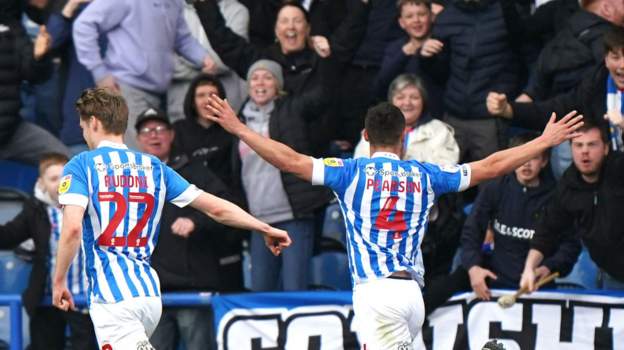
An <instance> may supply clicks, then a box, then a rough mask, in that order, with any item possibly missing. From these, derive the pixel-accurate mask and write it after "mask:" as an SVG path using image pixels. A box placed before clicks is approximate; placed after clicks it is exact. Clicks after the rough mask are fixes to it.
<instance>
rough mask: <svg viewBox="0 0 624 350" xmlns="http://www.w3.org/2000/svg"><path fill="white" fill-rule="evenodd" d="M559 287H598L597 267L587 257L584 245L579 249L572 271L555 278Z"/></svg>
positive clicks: (591, 288)
mask: <svg viewBox="0 0 624 350" xmlns="http://www.w3.org/2000/svg"><path fill="white" fill-rule="evenodd" d="M555 282H556V283H557V288H559V289H590V290H594V289H597V288H598V267H597V266H596V263H594V261H593V260H592V259H591V258H590V257H589V252H588V251H587V249H586V248H585V247H583V250H582V251H581V255H579V257H578V260H577V261H576V264H575V265H574V268H573V269H572V272H570V274H569V275H567V276H565V277H562V278H557V279H556V280H555Z"/></svg>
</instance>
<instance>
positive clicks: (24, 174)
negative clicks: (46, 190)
mask: <svg viewBox="0 0 624 350" xmlns="http://www.w3.org/2000/svg"><path fill="white" fill-rule="evenodd" d="M37 176H38V170H37V167H35V166H32V165H28V164H26V163H21V162H16V161H12V160H0V186H1V187H12V188H16V189H19V190H21V191H23V192H26V193H32V192H33V187H34V186H35V181H37Z"/></svg>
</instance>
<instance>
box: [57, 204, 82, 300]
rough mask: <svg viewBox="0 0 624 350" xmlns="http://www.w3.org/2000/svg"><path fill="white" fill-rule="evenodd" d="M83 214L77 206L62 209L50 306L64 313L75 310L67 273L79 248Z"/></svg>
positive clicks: (67, 206)
mask: <svg viewBox="0 0 624 350" xmlns="http://www.w3.org/2000/svg"><path fill="white" fill-rule="evenodd" d="M84 212H85V210H84V208H82V207H80V206H77V205H66V206H65V207H64V208H63V226H62V227H61V238H60V239H59V242H58V252H57V254H56V270H55V271H54V278H53V280H52V304H53V305H54V306H56V307H57V308H59V309H61V310H64V311H68V310H75V309H76V306H75V305H74V299H73V297H72V295H71V292H70V291H69V290H68V289H67V271H68V270H69V265H70V264H71V262H72V261H73V260H74V257H75V256H76V253H78V249H79V248H80V239H81V236H82V218H83V216H84Z"/></svg>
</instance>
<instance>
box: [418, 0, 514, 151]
mask: <svg viewBox="0 0 624 350" xmlns="http://www.w3.org/2000/svg"><path fill="white" fill-rule="evenodd" d="M518 17H519V16H518V13H517V11H516V8H515V2H514V1H501V0H478V1H469V0H453V1H451V2H449V3H448V5H447V6H446V8H445V9H444V11H442V12H441V13H440V14H439V15H438V16H437V17H436V19H435V21H434V23H433V29H432V33H431V38H429V39H427V40H426V41H425V43H424V44H423V45H422V47H421V49H420V56H421V60H422V64H423V65H424V67H425V68H426V70H427V71H428V72H431V73H432V74H434V75H437V76H438V77H439V78H438V79H440V78H442V77H444V76H448V80H447V81H446V90H445V92H444V107H445V110H446V116H445V120H444V121H446V122H447V123H448V124H450V125H451V126H452V127H453V129H454V130H455V138H456V139H457V143H458V144H459V148H460V151H461V155H460V160H461V161H470V160H476V159H482V158H485V157H486V156H488V155H489V154H491V153H493V152H495V151H497V150H498V149H500V148H501V147H504V146H505V144H506V142H503V140H502V139H503V137H502V136H503V134H504V133H503V130H502V129H503V128H504V125H503V124H502V123H500V121H496V120H491V118H489V114H488V112H487V109H486V106H485V104H484V103H483V100H484V99H485V97H486V96H487V93H488V92H489V91H492V90H497V91H503V92H505V93H506V94H510V95H515V94H516V93H517V92H519V88H520V86H521V81H520V73H521V69H522V65H521V59H520V55H519V53H520V52H521V51H522V50H521V48H520V47H521V43H520V38H521V36H520V34H521V32H520V31H518V30H517V29H516V27H517V26H516V25H515V21H517V20H518Z"/></svg>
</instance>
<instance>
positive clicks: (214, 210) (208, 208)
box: [191, 192, 291, 255]
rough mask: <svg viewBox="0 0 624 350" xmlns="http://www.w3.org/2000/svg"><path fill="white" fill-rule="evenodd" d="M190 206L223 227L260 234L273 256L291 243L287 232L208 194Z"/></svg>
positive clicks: (203, 194)
mask: <svg viewBox="0 0 624 350" xmlns="http://www.w3.org/2000/svg"><path fill="white" fill-rule="evenodd" d="M191 206H192V207H193V208H195V209H197V210H200V211H201V212H203V213H204V214H206V215H208V216H210V217H211V218H212V219H214V220H215V221H217V222H220V223H222V224H224V225H228V226H234V227H238V228H242V229H245V230H251V231H257V232H260V233H262V235H263V236H264V242H265V243H266V246H267V248H269V250H271V253H273V254H274V255H279V254H280V253H281V252H282V249H284V248H286V247H288V246H289V245H290V243H291V241H290V237H289V236H288V232H286V231H284V230H280V229H277V228H275V227H273V226H271V225H269V224H266V223H264V222H262V221H260V220H258V219H256V218H255V217H253V216H251V215H250V214H249V213H247V212H246V211H244V210H243V209H241V208H240V207H239V206H237V205H236V204H234V203H231V202H228V201H226V200H225V199H221V198H219V197H217V196H213V195H211V194H209V193H206V192H202V194H200V195H199V197H197V198H196V199H195V200H194V201H193V202H191Z"/></svg>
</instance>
